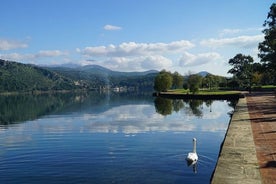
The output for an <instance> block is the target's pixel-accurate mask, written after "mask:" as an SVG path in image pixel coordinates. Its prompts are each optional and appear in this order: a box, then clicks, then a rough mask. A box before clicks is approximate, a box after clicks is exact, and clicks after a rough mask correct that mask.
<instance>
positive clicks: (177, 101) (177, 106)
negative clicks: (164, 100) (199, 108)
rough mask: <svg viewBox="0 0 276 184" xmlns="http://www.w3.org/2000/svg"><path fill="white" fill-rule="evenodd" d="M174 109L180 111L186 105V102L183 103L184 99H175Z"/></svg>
mask: <svg viewBox="0 0 276 184" xmlns="http://www.w3.org/2000/svg"><path fill="white" fill-rule="evenodd" d="M172 103H173V110H174V111H175V112H178V111H180V109H182V108H183V107H184V103H183V100H180V99H175V100H173V102H172Z"/></svg>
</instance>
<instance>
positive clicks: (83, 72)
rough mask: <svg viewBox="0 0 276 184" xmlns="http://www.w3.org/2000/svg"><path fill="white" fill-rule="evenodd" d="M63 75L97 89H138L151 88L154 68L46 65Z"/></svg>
mask: <svg viewBox="0 0 276 184" xmlns="http://www.w3.org/2000/svg"><path fill="white" fill-rule="evenodd" d="M47 69H48V70H51V71H54V72H57V73H59V74H61V75H63V76H65V77H68V78H70V79H73V80H74V81H78V83H79V84H80V85H81V86H86V87H87V88H90V89H91V88H92V89H99V88H102V87H108V88H117V87H124V88H128V89H129V88H132V89H133V88H135V89H139V90H147V89H149V90H152V89H153V85H154V78H155V76H156V75H157V74H158V71H156V70H149V71H144V72H118V71H113V70H110V69H107V68H104V67H102V66H99V65H86V66H79V67H76V66H75V67H47Z"/></svg>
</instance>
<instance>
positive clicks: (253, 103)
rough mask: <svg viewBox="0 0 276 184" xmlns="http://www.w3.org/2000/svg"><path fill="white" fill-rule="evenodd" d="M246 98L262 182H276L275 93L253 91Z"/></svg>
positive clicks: (273, 183) (266, 183)
mask: <svg viewBox="0 0 276 184" xmlns="http://www.w3.org/2000/svg"><path fill="white" fill-rule="evenodd" d="M246 99H247V106H248V110H249V115H250V120H251V127H252V132H253V138H254V143H255V147H256V152H257V159H258V164H259V168H260V173H261V177H262V182H263V183H264V184H276V98H275V94H274V93H253V94H252V95H248V96H247V97H246Z"/></svg>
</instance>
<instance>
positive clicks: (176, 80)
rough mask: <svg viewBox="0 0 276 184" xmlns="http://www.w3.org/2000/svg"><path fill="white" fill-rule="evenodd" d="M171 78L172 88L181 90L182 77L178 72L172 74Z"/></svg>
mask: <svg viewBox="0 0 276 184" xmlns="http://www.w3.org/2000/svg"><path fill="white" fill-rule="evenodd" d="M172 77H173V84H172V87H173V88H174V89H177V88H182V87H183V81H184V78H183V76H181V75H180V74H179V73H178V72H174V73H173V74H172Z"/></svg>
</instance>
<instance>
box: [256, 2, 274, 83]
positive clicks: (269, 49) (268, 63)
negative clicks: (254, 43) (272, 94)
mask: <svg viewBox="0 0 276 184" xmlns="http://www.w3.org/2000/svg"><path fill="white" fill-rule="evenodd" d="M263 26H264V27H265V29H264V30H263V33H264V41H263V42H261V43H259V51H260V53H259V55H258V56H259V57H260V59H261V62H262V63H263V65H264V67H265V68H266V73H270V74H271V75H272V76H273V78H274V81H273V82H274V84H275V83H276V4H275V3H273V4H272V5H271V7H270V11H269V12H268V15H267V19H266V20H265V22H264V24H263Z"/></svg>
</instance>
